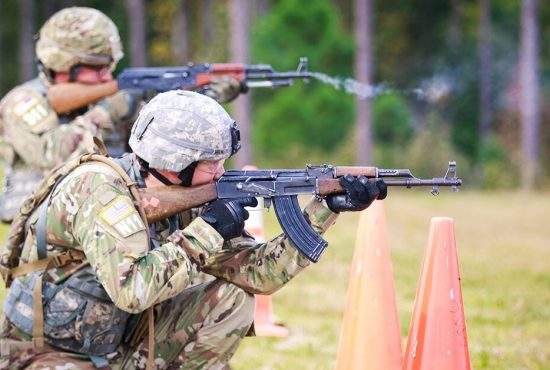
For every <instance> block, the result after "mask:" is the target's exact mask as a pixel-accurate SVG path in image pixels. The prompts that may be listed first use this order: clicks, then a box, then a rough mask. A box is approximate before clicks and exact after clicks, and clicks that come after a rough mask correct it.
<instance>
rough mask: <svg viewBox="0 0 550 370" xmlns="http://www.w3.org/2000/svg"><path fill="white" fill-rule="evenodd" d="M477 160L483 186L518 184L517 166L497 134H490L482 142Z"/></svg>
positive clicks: (511, 185)
mask: <svg viewBox="0 0 550 370" xmlns="http://www.w3.org/2000/svg"><path fill="white" fill-rule="evenodd" d="M479 162H480V164H481V166H480V167H481V176H482V178H481V185H482V187H483V188H485V189H497V188H512V187H514V186H517V185H518V179H519V177H518V168H517V167H516V166H514V164H513V163H512V161H511V160H510V156H509V155H508V154H507V153H506V150H505V149H504V147H503V146H502V144H501V142H500V140H499V138H498V137H497V136H492V137H490V138H488V139H487V140H486V141H485V142H484V143H483V145H482V147H481V150H480V158H479Z"/></svg>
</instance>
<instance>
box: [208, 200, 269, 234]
mask: <svg viewBox="0 0 550 370" xmlns="http://www.w3.org/2000/svg"><path fill="white" fill-rule="evenodd" d="M257 205H258V200H257V199H256V198H252V197H248V198H241V199H233V200H227V199H217V200H215V201H213V202H212V203H210V204H209V205H207V206H206V207H205V209H204V211H203V213H202V214H201V216H200V217H201V218H202V219H203V220H204V221H206V223H207V224H209V225H210V226H212V227H213V228H214V230H216V231H217V232H218V233H219V234H220V235H221V236H222V237H223V238H224V240H229V239H233V238H236V237H239V236H241V235H242V234H243V230H244V221H245V220H247V219H248V211H247V210H246V209H245V208H244V207H256V206H257Z"/></svg>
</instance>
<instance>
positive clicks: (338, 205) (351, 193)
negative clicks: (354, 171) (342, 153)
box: [326, 175, 388, 213]
mask: <svg viewBox="0 0 550 370" xmlns="http://www.w3.org/2000/svg"><path fill="white" fill-rule="evenodd" d="M340 185H342V187H343V188H344V190H345V191H346V193H345V194H338V195H330V196H328V197H327V198H326V201H327V205H328V208H330V210H331V211H332V212H335V213H340V212H342V211H362V210H364V209H365V208H367V207H368V206H370V204H371V203H372V202H374V200H375V199H384V198H386V195H388V187H387V185H386V183H385V182H384V180H381V179H376V180H369V179H368V178H366V177H365V176H359V177H355V176H351V175H346V176H344V177H341V178H340Z"/></svg>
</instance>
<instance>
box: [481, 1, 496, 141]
mask: <svg viewBox="0 0 550 370" xmlns="http://www.w3.org/2000/svg"><path fill="white" fill-rule="evenodd" d="M479 6H480V17H479V41H478V50H479V51H478V53H479V135H480V142H481V143H484V142H485V141H486V140H487V138H488V136H489V134H490V133H491V121H492V113H493V112H492V111H493V108H492V100H493V99H492V92H491V80H492V71H493V69H492V62H493V61H492V57H493V52H492V45H491V0H480V1H479Z"/></svg>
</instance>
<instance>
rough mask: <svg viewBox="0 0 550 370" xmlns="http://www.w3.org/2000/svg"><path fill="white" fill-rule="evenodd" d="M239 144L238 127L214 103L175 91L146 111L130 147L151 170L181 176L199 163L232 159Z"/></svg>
mask: <svg viewBox="0 0 550 370" xmlns="http://www.w3.org/2000/svg"><path fill="white" fill-rule="evenodd" d="M239 141H240V137H239V130H238V129H237V124H236V123H235V121H234V120H233V119H232V118H231V117H230V116H229V114H228V113H227V112H226V111H225V109H224V108H223V107H222V106H221V105H220V104H218V103H217V102H216V101H215V100H214V99H212V98H209V97H207V96H205V95H202V94H198V93H195V92H192V91H182V90H176V91H169V92H165V93H162V94H159V95H157V96H156V97H155V98H153V99H152V100H151V101H150V102H149V103H148V104H147V105H146V106H145V107H143V109H142V110H141V112H140V113H139V117H138V119H137V120H136V122H135V123H134V126H133V127H132V133H131V135H130V141H129V144H130V147H131V148H132V150H133V151H134V153H136V155H137V156H138V157H140V158H141V159H143V160H145V161H146V162H147V163H149V166H150V167H152V168H154V169H157V170H168V171H174V172H180V171H182V170H184V169H185V168H186V167H187V166H189V165H190V164H192V163H194V162H197V161H201V160H219V159H225V158H229V157H230V156H231V155H233V154H234V153H236V152H237V151H238V150H239V148H240V142H239Z"/></svg>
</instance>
